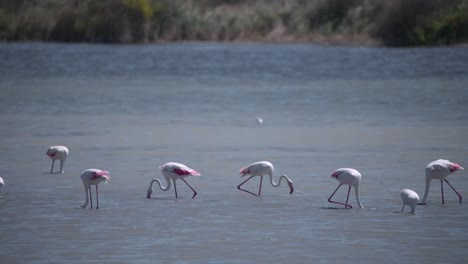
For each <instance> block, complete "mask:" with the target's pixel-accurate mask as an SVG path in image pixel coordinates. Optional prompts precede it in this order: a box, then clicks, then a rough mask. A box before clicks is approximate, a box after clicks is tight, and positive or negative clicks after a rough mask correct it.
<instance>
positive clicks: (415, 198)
mask: <svg viewBox="0 0 468 264" xmlns="http://www.w3.org/2000/svg"><path fill="white" fill-rule="evenodd" d="M400 196H401V200H402V201H403V207H402V208H401V212H403V209H405V205H409V206H411V213H412V214H416V204H418V202H419V195H418V194H417V193H416V192H415V191H413V190H410V189H403V190H401V191H400Z"/></svg>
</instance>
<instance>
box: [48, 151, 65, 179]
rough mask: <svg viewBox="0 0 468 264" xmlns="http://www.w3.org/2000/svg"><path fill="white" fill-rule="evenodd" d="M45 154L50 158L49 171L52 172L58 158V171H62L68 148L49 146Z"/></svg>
mask: <svg viewBox="0 0 468 264" xmlns="http://www.w3.org/2000/svg"><path fill="white" fill-rule="evenodd" d="M46 154H47V156H49V157H50V158H51V159H52V167H51V168H50V173H53V170H54V163H55V160H60V173H63V165H64V164H65V160H66V159H67V157H68V148H67V147H65V146H51V147H50V148H49V149H48V150H47V153H46Z"/></svg>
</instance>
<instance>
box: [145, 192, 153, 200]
mask: <svg viewBox="0 0 468 264" xmlns="http://www.w3.org/2000/svg"><path fill="white" fill-rule="evenodd" d="M152 193H153V192H152V191H151V190H148V193H147V194H146V198H148V199H151V194H152Z"/></svg>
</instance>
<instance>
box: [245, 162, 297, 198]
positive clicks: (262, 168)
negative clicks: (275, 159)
mask: <svg viewBox="0 0 468 264" xmlns="http://www.w3.org/2000/svg"><path fill="white" fill-rule="evenodd" d="M274 170H275V168H274V167H273V164H271V162H268V161H258V162H255V163H252V164H250V165H249V166H247V167H244V168H242V169H241V170H240V172H239V173H240V174H241V177H244V176H246V175H250V177H249V178H247V180H245V181H243V182H242V183H241V184H239V186H237V189H239V190H241V191H244V192H247V193H250V194H252V195H255V196H260V195H261V192H262V182H263V176H265V175H268V176H270V183H271V185H273V186H274V187H279V186H280V184H281V180H282V179H283V178H284V179H285V180H286V182H287V183H288V185H289V189H290V191H289V194H291V193H293V192H294V187H293V184H292V181H291V179H289V178H288V176H286V175H281V176H280V177H279V180H278V183H275V181H274V180H273V172H274ZM254 176H260V187H259V188H258V194H255V193H253V192H251V191H247V190H244V189H242V188H241V186H242V185H243V184H244V183H246V182H247V181H248V180H250V179H252V178H253V177H254Z"/></svg>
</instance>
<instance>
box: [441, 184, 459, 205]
mask: <svg viewBox="0 0 468 264" xmlns="http://www.w3.org/2000/svg"><path fill="white" fill-rule="evenodd" d="M445 182H446V183H447V184H448V186H450V188H452V190H453V191H454V192H455V193H456V194H457V195H458V199H459V200H460V204H461V203H462V198H463V197H462V196H461V194H460V193H459V192H457V190H455V188H453V186H452V184H450V183H449V182H448V181H447V179H445Z"/></svg>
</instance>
